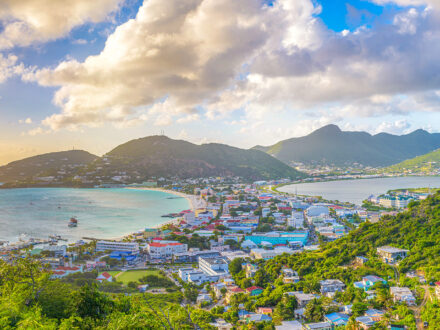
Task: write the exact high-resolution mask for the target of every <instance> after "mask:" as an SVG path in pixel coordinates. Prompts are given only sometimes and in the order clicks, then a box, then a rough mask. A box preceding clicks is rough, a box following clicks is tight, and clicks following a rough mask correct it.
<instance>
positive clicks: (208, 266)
mask: <svg viewBox="0 0 440 330" xmlns="http://www.w3.org/2000/svg"><path fill="white" fill-rule="evenodd" d="M199 268H200V270H201V271H202V272H204V273H206V274H207V275H210V276H218V277H219V278H222V277H226V276H228V275H229V269H228V262H227V261H226V260H225V259H224V258H203V257H201V258H199Z"/></svg>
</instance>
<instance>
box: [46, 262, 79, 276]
mask: <svg viewBox="0 0 440 330" xmlns="http://www.w3.org/2000/svg"><path fill="white" fill-rule="evenodd" d="M82 271H83V266H82V265H80V266H71V267H67V266H59V267H57V268H55V269H54V270H53V271H52V276H51V278H62V277H64V276H67V275H69V274H73V273H82Z"/></svg>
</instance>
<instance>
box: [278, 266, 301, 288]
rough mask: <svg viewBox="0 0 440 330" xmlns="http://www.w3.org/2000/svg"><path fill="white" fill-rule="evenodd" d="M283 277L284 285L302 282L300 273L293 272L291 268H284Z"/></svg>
mask: <svg viewBox="0 0 440 330" xmlns="http://www.w3.org/2000/svg"><path fill="white" fill-rule="evenodd" d="M281 273H282V275H283V283H285V284H288V283H298V282H299V281H300V279H301V278H300V277H299V276H298V272H296V271H294V270H292V269H291V268H283V269H282V271H281Z"/></svg>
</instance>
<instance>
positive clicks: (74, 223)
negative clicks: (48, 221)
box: [67, 218, 78, 228]
mask: <svg viewBox="0 0 440 330" xmlns="http://www.w3.org/2000/svg"><path fill="white" fill-rule="evenodd" d="M67 226H68V227H70V228H72V227H78V220H77V219H76V218H70V220H69V223H68V224H67Z"/></svg>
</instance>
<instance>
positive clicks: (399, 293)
mask: <svg viewBox="0 0 440 330" xmlns="http://www.w3.org/2000/svg"><path fill="white" fill-rule="evenodd" d="M390 293H391V296H392V297H393V300H394V302H404V303H406V304H407V305H408V306H414V305H415V304H416V298H415V297H414V295H413V293H412V292H411V290H410V289H409V288H406V287H403V288H400V287H396V286H392V287H391V288H390Z"/></svg>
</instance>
